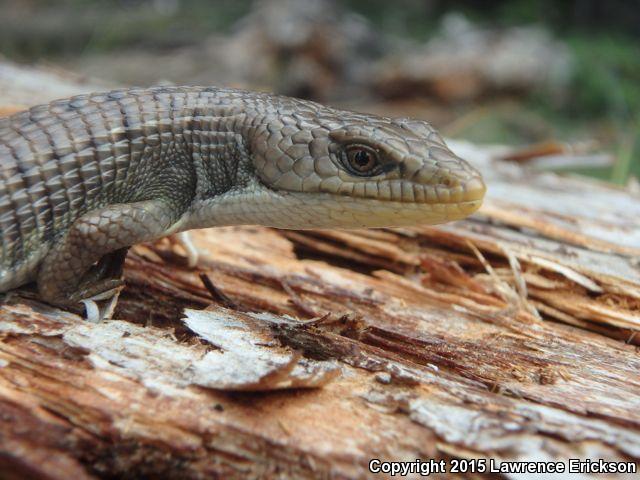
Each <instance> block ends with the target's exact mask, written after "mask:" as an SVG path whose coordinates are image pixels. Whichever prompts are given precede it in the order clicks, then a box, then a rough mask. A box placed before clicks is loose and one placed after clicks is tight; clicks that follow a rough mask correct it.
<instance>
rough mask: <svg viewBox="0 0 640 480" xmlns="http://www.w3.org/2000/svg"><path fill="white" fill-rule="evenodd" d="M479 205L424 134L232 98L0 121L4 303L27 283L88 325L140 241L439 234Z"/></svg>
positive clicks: (471, 187)
mask: <svg viewBox="0 0 640 480" xmlns="http://www.w3.org/2000/svg"><path fill="white" fill-rule="evenodd" d="M485 191H486V186H485V184H484V182H483V179H482V176H481V174H480V173H479V172H478V171H477V170H476V169H475V168H473V167H472V166H471V165H470V164H469V163H467V162H466V161H465V160H463V159H461V158H459V157H458V156H456V155H455V154H454V153H453V152H452V151H451V150H450V149H449V148H448V147H447V146H446V144H445V142H444V141H443V139H442V137H441V136H440V135H439V134H438V132H437V131H436V130H435V129H434V128H433V127H432V126H431V125H430V124H429V123H427V122H425V121H422V120H414V119H410V118H388V117H383V116H377V115H372V114H366V113H357V112H352V111H346V110H339V109H336V108H332V107H329V106H324V105H321V104H318V103H315V102H312V101H307V100H302V99H295V98H290V97H285V96H279V95H274V94H269V93H261V92H251V91H246V90H239V89H233V88H217V87H155V88H146V89H145V88H131V89H119V90H113V91H109V92H99V93H93V94H85V95H78V96H75V97H72V98H68V99H62V100H57V101H53V102H51V103H49V104H46V105H39V106H35V107H32V108H30V109H29V110H26V111H23V112H19V113H15V114H13V115H11V116H9V117H5V118H2V119H0V246H1V250H0V253H1V256H0V292H7V291H9V290H12V289H15V288H17V287H20V286H22V285H24V284H27V283H30V282H33V281H35V282H36V283H37V289H38V294H39V296H40V298H41V299H42V300H44V301H45V302H47V303H49V304H52V305H55V306H59V307H64V308H71V307H72V306H74V305H76V306H77V305H78V304H79V303H80V302H84V303H85V305H86V306H87V311H88V309H89V308H88V305H89V303H87V302H94V301H98V300H105V299H109V298H112V297H113V296H114V295H115V292H116V291H119V290H118V289H120V288H122V285H123V280H122V275H121V274H122V264H123V262H124V258H125V256H126V252H127V249H128V248H129V247H130V246H131V245H134V244H136V243H141V242H149V241H154V240H157V239H159V238H162V237H165V236H169V235H175V234H180V232H186V231H188V230H190V229H196V228H205V227H211V226H222V225H240V224H258V225H265V226H269V227H276V228H284V229H312V228H343V229H351V228H361V227H374V228H375V227H400V226H411V225H420V224H437V223H444V222H448V221H453V220H458V219H461V218H464V217H466V216H468V215H470V214H472V213H473V212H475V211H476V210H477V209H478V208H479V207H480V205H481V203H482V200H483V197H484V194H485ZM187 246H188V245H187Z"/></svg>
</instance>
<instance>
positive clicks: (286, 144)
mask: <svg viewBox="0 0 640 480" xmlns="http://www.w3.org/2000/svg"><path fill="white" fill-rule="evenodd" d="M306 105H307V104H306V103H305V106H306ZM314 106H316V107H317V105H315V104H314ZM305 113H306V115H305ZM275 123H276V124H275V125H268V126H267V127H266V128H265V130H264V132H265V133H263V134H262V135H258V136H257V137H254V141H253V144H252V148H251V151H252V153H253V162H254V166H255V171H256V174H257V176H258V178H259V180H260V183H261V184H262V185H263V186H264V187H265V188H266V189H267V190H268V191H270V194H267V196H269V197H270V198H271V200H270V201H271V202H275V203H278V204H279V211H277V212H273V213H268V214H267V213H266V211H265V214H264V216H263V218H267V217H271V219H272V223H273V224H274V226H278V227H284V228H286V227H295V228H301V227H302V228H304V227H308V228H312V227H314V228H315V227H321V228H323V227H327V228H331V227H337V228H355V227H384V226H406V225H420V224H436V223H444V222H448V221H452V220H457V219H461V218H464V217H466V216H468V215H470V214H471V213H473V212H474V211H476V210H477V209H478V208H479V207H480V205H481V203H482V199H483V197H484V193H485V190H486V188H485V185H484V182H483V180H482V177H481V175H480V173H479V172H478V171H477V170H475V169H474V168H473V167H471V166H470V165H469V164H468V163H467V162H466V161H464V160H462V159H461V158H459V157H458V156H456V155H455V154H454V153H453V152H451V150H449V149H448V148H447V146H446V145H445V143H444V141H443V140H442V138H441V137H440V135H439V134H438V133H437V132H436V131H435V130H434V129H433V128H432V127H431V126H430V125H429V124H428V123H427V122H423V121H419V120H410V119H395V120H394V119H388V118H383V117H376V116H373V115H363V114H358V113H354V112H342V111H336V110H333V109H328V108H327V107H321V108H320V107H319V108H318V109H313V110H312V111H306V110H304V109H301V108H297V109H296V113H295V114H293V115H291V116H287V115H284V116H282V117H277V119H276V120H275ZM271 194H272V195H271ZM264 205H266V202H265V204H264ZM265 209H266V206H265ZM293 212H295V215H292V213H293ZM294 218H302V219H304V222H303V225H299V221H294V220H290V219H294ZM294 223H295V225H294Z"/></svg>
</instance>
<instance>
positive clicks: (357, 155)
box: [345, 145, 380, 175]
mask: <svg viewBox="0 0 640 480" xmlns="http://www.w3.org/2000/svg"><path fill="white" fill-rule="evenodd" d="M345 163H346V165H345V166H346V167H347V169H348V170H349V171H350V172H351V173H354V174H356V175H370V174H373V173H372V172H373V171H374V170H377V168H376V167H378V166H379V165H380V160H379V159H378V153H377V152H376V151H375V150H373V149H372V148H369V147H365V146H363V145H357V146H352V147H348V148H347V154H346V162H345Z"/></svg>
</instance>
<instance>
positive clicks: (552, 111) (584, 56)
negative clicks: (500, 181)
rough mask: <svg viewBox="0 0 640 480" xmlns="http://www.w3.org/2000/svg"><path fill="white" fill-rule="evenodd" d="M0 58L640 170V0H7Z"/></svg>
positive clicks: (624, 175)
mask: <svg viewBox="0 0 640 480" xmlns="http://www.w3.org/2000/svg"><path fill="white" fill-rule="evenodd" d="M2 62H5V63H6V64H11V63H19V64H27V65H37V66H38V67H39V68H42V67H44V68H47V69H51V70H55V71H58V72H64V74H67V75H74V76H75V77H76V78H82V79H90V81H91V82H92V83H98V84H99V85H103V86H104V87H105V88H110V87H117V86H123V85H139V86H148V85H158V84H199V85H230V86H236V87H244V88H250V89H261V90H269V91H276V92H279V93H283V94H287V95H293V96H298V97H302V98H308V99H313V100H318V101H321V102H324V103H329V104H332V105H336V106H339V107H342V108H351V109H356V110H363V111H369V112H375V113H380V114H386V115H391V116H412V117H416V118H421V119H425V120H428V121H430V122H431V123H433V124H434V125H435V126H436V127H438V128H439V129H440V130H441V131H442V132H443V133H444V135H445V136H449V137H453V138H462V139H466V140H470V141H472V142H476V143H483V144H488V143H489V144H502V145H511V146H513V147H514V148H513V150H512V152H511V153H510V154H509V155H507V156H506V157H505V159H506V160H509V161H514V162H519V163H527V162H534V161H535V162H536V163H535V164H536V166H537V168H543V169H552V170H560V171H568V172H571V173H579V174H586V175H590V176H594V177H597V178H600V179H603V180H607V181H611V182H614V183H618V184H627V183H628V182H634V178H636V177H638V176H640V2H638V1H635V0H634V1H632V0H629V1H623V0H612V1H608V2H602V1H597V0H566V1H562V0H540V1H534V0H514V1H494V2H477V1H475V2H474V1H470V0H468V1H461V0H456V1H447V2H445V1H438V0H395V1H388V0H386V1H385V0H341V1H340V0H253V1H252V0H208V1H207V0H111V1H107V0H102V1H98V0H57V1H53V0H0V64H1V63H2ZM0 74H1V72H0Z"/></svg>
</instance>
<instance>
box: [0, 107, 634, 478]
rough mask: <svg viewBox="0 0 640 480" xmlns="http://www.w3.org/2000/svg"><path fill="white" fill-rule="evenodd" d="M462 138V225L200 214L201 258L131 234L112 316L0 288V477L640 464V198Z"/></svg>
mask: <svg viewBox="0 0 640 480" xmlns="http://www.w3.org/2000/svg"><path fill="white" fill-rule="evenodd" d="M3 107H5V108H6V105H3ZM452 147H453V149H454V150H455V151H456V152H458V153H459V154H460V155H461V156H463V157H465V158H467V159H469V160H470V161H471V162H472V163H474V164H475V165H477V166H479V168H480V169H481V170H482V171H483V173H484V174H485V177H486V179H487V183H488V186H489V194H488V199H487V202H486V204H485V206H484V207H483V208H482V210H481V211H480V212H479V214H477V215H475V216H473V217H472V218H470V219H468V220H465V221H461V222H456V223H453V224H448V225H444V226H436V227H416V228H410V229H385V230H367V231H276V230H273V229H267V228H261V227H251V226H248V227H226V228H216V229H208V230H201V231H197V232H194V235H193V238H194V242H195V244H196V245H197V247H198V249H199V251H200V260H199V263H198V266H197V268H195V269H190V268H188V267H187V266H186V261H185V259H184V252H182V251H181V250H180V247H178V246H176V245H173V244H171V243H170V242H169V241H166V240H165V241H161V242H159V243H157V244H154V245H139V246H136V247H135V248H133V249H132V251H131V252H130V254H129V256H128V258H127V262H126V269H125V278H126V283H127V285H126V288H125V290H124V291H123V294H122V296H121V298H120V301H119V304H118V308H117V310H116V313H115V317H114V320H111V321H104V322H101V323H99V324H91V323H88V322H86V321H84V320H83V319H82V318H81V317H79V316H77V315H74V314H71V313H67V312H64V311H61V310H58V309H55V308H51V307H49V306H47V305H45V304H42V303H40V302H39V301H38V300H37V298H35V295H34V294H33V292H31V291H30V290H29V289H28V288H27V289H22V290H21V291H19V292H15V293H12V294H10V295H8V296H6V298H5V299H4V301H3V304H2V305H1V306H0V472H1V473H0V477H3V478H26V477H31V478H46V479H67V478H76V479H84V478H116V477H126V478H160V477H162V478H209V477H223V478H256V477H261V478H345V479H347V478H349V479H350V478H369V477H375V475H373V474H372V473H370V472H369V470H368V464H369V461H370V460H371V459H373V458H379V459H383V460H393V461H398V460H415V459H416V458H420V459H423V460H428V459H436V460H440V459H445V460H447V461H449V460H451V459H454V458H455V459H457V458H463V459H494V460H537V461H545V460H561V461H567V460H568V459H570V458H580V459H592V460H595V459H598V458H603V459H606V460H618V461H630V462H638V460H639V459H640V375H639V374H638V372H639V371H640V356H639V354H638V347H637V345H638V344H640V335H636V333H637V331H638V330H639V329H640V269H639V263H638V258H640V202H639V201H638V200H639V198H638V195H637V194H635V193H632V192H630V191H628V190H625V189H622V188H615V187H611V186H608V185H604V184H600V183H597V182H593V181H588V180H584V179H577V178H570V177H561V176H558V175H554V174H550V173H536V172H533V171H530V170H528V169H527V167H526V165H525V166H523V165H522V164H520V163H518V164H514V163H509V162H505V161H499V160H495V158H498V157H500V156H504V152H505V151H506V149H505V148H502V147H491V148H489V147H480V146H477V145H471V144H466V143H461V142H453V143H452ZM449 465H450V464H449ZM450 475H451V474H450ZM454 476H470V477H473V476H476V475H473V474H469V473H467V474H462V473H461V474H457V475H454Z"/></svg>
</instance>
